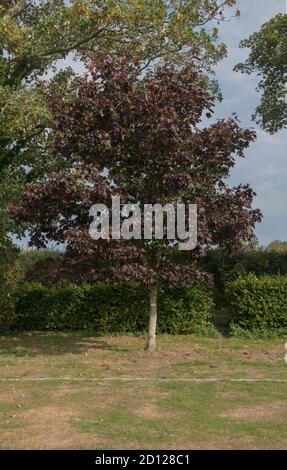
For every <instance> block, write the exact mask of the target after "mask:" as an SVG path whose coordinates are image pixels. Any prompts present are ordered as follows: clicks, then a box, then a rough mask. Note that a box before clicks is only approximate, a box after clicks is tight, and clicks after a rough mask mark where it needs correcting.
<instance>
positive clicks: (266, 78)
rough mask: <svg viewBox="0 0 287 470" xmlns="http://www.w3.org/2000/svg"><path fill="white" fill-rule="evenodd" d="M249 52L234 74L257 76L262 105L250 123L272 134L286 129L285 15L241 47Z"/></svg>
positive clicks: (286, 65) (286, 27) (286, 33)
mask: <svg viewBox="0 0 287 470" xmlns="http://www.w3.org/2000/svg"><path fill="white" fill-rule="evenodd" d="M240 46H241V47H247V48H249V49H250V53H249V57H248V58H247V60H246V61H245V63H241V64H238V65H237V66H236V67H235V70H239V71H241V72H244V73H248V74H251V73H256V74H257V75H258V76H259V77H260V81H259V85H258V87H257V90H258V91H259V92H260V93H261V94H262V96H261V102H260V104H259V106H258V107H257V109H256V112H255V114H254V115H253V119H255V120H256V122H257V124H259V125H260V126H261V127H262V128H263V129H265V130H266V131H268V132H270V133H272V134H273V133H275V132H277V131H279V130H280V129H283V128H286V127H287V54H286V50H287V15H283V14H279V15H277V16H275V17H274V18H272V19H271V20H270V21H268V22H267V23H265V24H263V26H262V28H261V30H260V31H259V32H256V33H254V34H252V35H251V36H250V37H249V38H247V39H245V40H244V41H242V42H241V44H240Z"/></svg>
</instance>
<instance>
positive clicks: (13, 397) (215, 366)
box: [0, 333, 287, 449]
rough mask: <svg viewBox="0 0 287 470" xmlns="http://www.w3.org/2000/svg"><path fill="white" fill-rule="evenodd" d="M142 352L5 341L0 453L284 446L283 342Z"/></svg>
mask: <svg viewBox="0 0 287 470" xmlns="http://www.w3.org/2000/svg"><path fill="white" fill-rule="evenodd" d="M143 346H144V338H142V337H134V336H122V337H121V336H115V337H112V336H111V337H95V336H92V335H87V334H81V333H33V334H32V333H31V334H19V335H8V336H2V337H0V433H1V440H0V448H1V449H16V448H17V449H105V448H108V449H120V448H126V449H133V448H139V449H156V448H157V449H160V448H162V449H173V448H178V449H182V448H188V449H204V448H208V449H240V448H242V449H282V448H283V449H284V448H286V442H287V428H286V418H287V393H286V391H287V382H284V380H287V374H286V372H287V366H286V365H285V363H284V361H283V358H284V353H285V351H284V342H283V341H282V340H278V339H272V340H251V339H246V338H240V339H239V338H229V339H226V338H222V337H218V338H197V337H194V336H167V335H162V336H160V337H159V338H158V351H157V352H156V353H154V354H151V355H149V354H147V353H145V352H143ZM40 379H42V380H40ZM210 379H211V380H213V381H212V382H209V381H208V380H210ZM241 379H246V380H247V381H245V382H244V381H240V380H241ZM273 380H274V381H273Z"/></svg>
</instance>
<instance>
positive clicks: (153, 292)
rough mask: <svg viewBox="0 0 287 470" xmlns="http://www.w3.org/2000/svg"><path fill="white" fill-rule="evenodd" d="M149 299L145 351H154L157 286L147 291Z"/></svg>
mask: <svg viewBox="0 0 287 470" xmlns="http://www.w3.org/2000/svg"><path fill="white" fill-rule="evenodd" d="M149 298H150V317H149V328H148V339H147V343H146V347H145V350H146V351H148V352H152V351H155V347H156V321H157V286H151V287H150V289H149Z"/></svg>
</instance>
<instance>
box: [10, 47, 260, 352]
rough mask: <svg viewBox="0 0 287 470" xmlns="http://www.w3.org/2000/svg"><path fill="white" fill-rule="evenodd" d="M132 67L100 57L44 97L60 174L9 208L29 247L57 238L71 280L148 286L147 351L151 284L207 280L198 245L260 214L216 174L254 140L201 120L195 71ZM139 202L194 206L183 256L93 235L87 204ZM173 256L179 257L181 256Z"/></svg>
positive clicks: (204, 96) (155, 245)
mask: <svg viewBox="0 0 287 470" xmlns="http://www.w3.org/2000/svg"><path fill="white" fill-rule="evenodd" d="M139 67H140V66H139V65H138V64H134V63H129V62H127V61H124V60H117V59H115V58H113V57H111V56H100V57H98V58H97V60H95V61H94V62H93V63H92V64H90V66H89V70H88V73H87V74H86V75H85V76H83V77H78V78H76V81H75V86H76V89H77V93H76V96H74V97H73V98H70V99H67V97H66V96H63V95H61V93H55V94H54V96H53V100H52V101H51V103H52V104H51V106H52V113H53V115H54V119H55V122H56V123H57V127H58V131H59V133H60V137H59V139H58V140H57V144H56V146H55V156H56V157H58V158H61V159H64V160H65V161H66V164H67V169H66V170H65V171H59V172H54V173H52V174H49V175H46V177H45V178H44V179H42V180H41V181H38V182H34V183H31V184H30V185H28V186H27V187H26V188H25V190H24V192H23V193H22V195H21V201H20V203H19V204H18V205H16V206H15V205H11V206H10V208H9V213H10V215H11V216H12V217H13V219H14V220H15V221H16V222H17V223H18V224H19V225H21V224H24V225H25V226H26V224H27V223H29V225H30V235H31V244H33V245H35V246H37V247H38V248H40V247H45V246H47V243H48V241H49V240H53V241H56V242H58V243H65V245H66V251H65V259H66V263H67V266H68V267H69V269H72V270H73V271H74V273H75V274H76V275H77V276H78V278H79V280H80V281H84V280H85V281H90V282H93V281H97V280H104V281H107V282H127V281H136V282H139V283H141V284H143V285H146V286H147V287H148V289H149V292H150V305H151V309H150V311H151V313H150V327H149V338H148V342H147V349H148V350H153V349H154V348H155V331H156V316H157V305H156V303H157V302H156V299H157V291H158V288H159V287H160V286H161V285H168V286H170V287H175V286H188V285H190V283H191V282H194V281H195V280H197V279H199V280H202V279H206V278H207V277H208V276H206V274H205V273H203V272H201V271H200V269H199V267H198V262H197V261H198V257H199V256H200V255H201V254H202V253H203V250H204V247H205V246H206V245H209V244H217V245H220V246H227V247H230V248H232V249H236V247H237V246H238V247H239V246H241V243H242V240H251V239H252V238H253V228H254V225H255V223H256V222H258V221H260V220H261V213H260V211H259V210H258V209H253V208H252V201H253V195H254V193H253V191H252V189H251V188H250V187H249V185H248V184H247V185H240V186H237V187H235V188H229V187H228V186H227V185H226V182H225V179H226V177H227V176H228V174H229V171H230V169H231V168H232V167H233V166H234V164H235V157H236V155H239V156H243V153H244V150H245V149H246V148H247V147H248V145H249V143H250V142H252V141H253V140H254V138H255V134H254V132H253V131H252V130H249V129H242V128H241V127H240V126H239V124H238V122H237V121H236V119H235V118H230V119H228V120H219V121H216V122H214V123H212V124H211V125H210V126H209V127H203V126H202V117H204V116H205V115H207V117H209V118H211V116H212V113H213V105H214V98H213V96H212V95H211V94H210V92H209V91H208V83H207V80H206V77H205V76H204V75H202V74H201V73H200V72H199V71H198V70H197V69H196V68H194V67H192V66H191V65H189V66H185V67H183V68H181V69H179V68H178V67H176V66H174V65H169V64H165V65H162V66H159V67H157V68H156V69H155V70H153V71H150V72H149V73H147V74H146V75H145V76H144V77H141V76H140V75H139V73H138V68H139ZM115 195H118V196H121V198H122V201H123V202H129V203H132V204H138V205H139V207H143V205H144V204H155V203H159V204H161V205H165V204H168V203H172V204H174V203H176V202H179V201H180V202H181V203H184V204H186V205H187V204H197V207H198V241H197V246H196V248H195V249H194V250H193V251H191V252H189V255H188V256H187V255H186V253H187V252H180V251H179V250H178V242H179V239H178V238H177V237H175V238H174V239H173V240H169V239H167V237H164V238H163V239H162V240H154V239H153V240H144V239H142V238H141V239H134V238H131V239H129V240H124V239H123V237H121V238H120V239H118V240H114V239H108V240H107V239H99V240H94V239H92V238H91V236H90V233H89V228H90V223H91V217H90V215H89V210H90V208H91V206H92V205H93V204H95V203H104V204H106V206H107V207H108V208H109V210H111V207H112V198H113V196H115ZM182 253H184V255H183V254H182Z"/></svg>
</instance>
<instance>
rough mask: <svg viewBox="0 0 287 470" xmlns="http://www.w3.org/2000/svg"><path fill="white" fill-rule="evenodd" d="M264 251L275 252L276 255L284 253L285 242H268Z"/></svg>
mask: <svg viewBox="0 0 287 470" xmlns="http://www.w3.org/2000/svg"><path fill="white" fill-rule="evenodd" d="M265 250H266V251H271V252H272V251H275V252H276V253H286V252H287V242H282V241H280V240H273V241H272V242H270V243H269V244H268V245H267V246H266V248H265Z"/></svg>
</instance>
